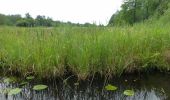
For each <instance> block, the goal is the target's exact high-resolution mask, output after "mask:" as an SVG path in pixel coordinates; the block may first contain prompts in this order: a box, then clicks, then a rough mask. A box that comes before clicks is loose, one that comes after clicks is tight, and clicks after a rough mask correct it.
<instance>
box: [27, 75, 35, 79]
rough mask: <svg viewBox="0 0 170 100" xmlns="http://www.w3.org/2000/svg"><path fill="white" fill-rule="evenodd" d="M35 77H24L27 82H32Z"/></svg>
mask: <svg viewBox="0 0 170 100" xmlns="http://www.w3.org/2000/svg"><path fill="white" fill-rule="evenodd" d="M34 78H35V77H34V76H28V77H26V79H27V80H33V79H34Z"/></svg>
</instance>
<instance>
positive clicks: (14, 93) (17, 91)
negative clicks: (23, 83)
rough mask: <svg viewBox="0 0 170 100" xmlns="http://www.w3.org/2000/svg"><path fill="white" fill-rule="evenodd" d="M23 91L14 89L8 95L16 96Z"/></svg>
mask: <svg viewBox="0 0 170 100" xmlns="http://www.w3.org/2000/svg"><path fill="white" fill-rule="evenodd" d="M21 91H22V89H20V88H14V89H11V90H10V91H9V93H8V94H9V95H16V94H19V93H20V92H21Z"/></svg>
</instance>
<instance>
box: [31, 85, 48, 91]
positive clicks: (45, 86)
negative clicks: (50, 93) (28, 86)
mask: <svg viewBox="0 0 170 100" xmlns="http://www.w3.org/2000/svg"><path fill="white" fill-rule="evenodd" d="M47 87H48V86H47V85H35V86H34V87H33V90H36V91H41V90H44V89H46V88H47Z"/></svg>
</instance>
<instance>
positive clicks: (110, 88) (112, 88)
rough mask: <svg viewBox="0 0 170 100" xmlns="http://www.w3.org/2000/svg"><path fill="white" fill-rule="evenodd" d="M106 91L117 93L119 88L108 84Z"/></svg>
mask: <svg viewBox="0 0 170 100" xmlns="http://www.w3.org/2000/svg"><path fill="white" fill-rule="evenodd" d="M105 89H106V90H108V91H115V90H117V87H116V86H113V85H111V84H108V85H107V86H105Z"/></svg>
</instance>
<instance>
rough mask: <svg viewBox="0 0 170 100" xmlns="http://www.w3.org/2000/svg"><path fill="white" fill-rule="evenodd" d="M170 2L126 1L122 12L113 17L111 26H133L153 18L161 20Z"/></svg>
mask: <svg viewBox="0 0 170 100" xmlns="http://www.w3.org/2000/svg"><path fill="white" fill-rule="evenodd" d="M169 2H170V0H124V3H123V4H122V6H121V10H120V11H117V12H116V13H115V14H113V15H112V17H111V19H110V21H109V26H114V25H124V24H125V25H126V24H129V25H133V24H134V23H138V22H143V21H145V20H147V19H149V18H151V17H156V18H159V17H160V16H161V15H163V14H164V12H165V11H166V10H167V9H168V4H169Z"/></svg>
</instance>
